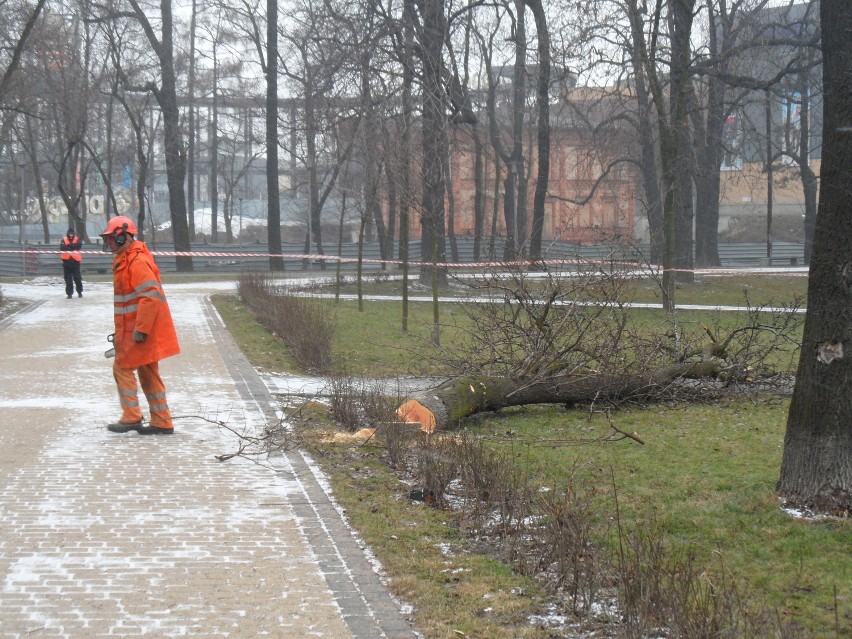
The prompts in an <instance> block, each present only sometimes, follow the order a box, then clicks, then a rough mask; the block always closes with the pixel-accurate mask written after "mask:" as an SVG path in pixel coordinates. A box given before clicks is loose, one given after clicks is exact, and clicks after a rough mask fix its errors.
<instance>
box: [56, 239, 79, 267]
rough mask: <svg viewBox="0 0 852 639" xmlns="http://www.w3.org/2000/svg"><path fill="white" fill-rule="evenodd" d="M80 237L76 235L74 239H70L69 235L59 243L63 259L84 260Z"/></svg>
mask: <svg viewBox="0 0 852 639" xmlns="http://www.w3.org/2000/svg"><path fill="white" fill-rule="evenodd" d="M80 246H81V242H80V238H79V237H77V236H76V235H75V236H74V239H72V240H69V239H68V236H65V237H63V238H62V242H60V243H59V255H60V256H61V257H62V260H63V261H66V262H67V261H69V260H74V261H75V262H82V261H83V254H82V253H81V252H80Z"/></svg>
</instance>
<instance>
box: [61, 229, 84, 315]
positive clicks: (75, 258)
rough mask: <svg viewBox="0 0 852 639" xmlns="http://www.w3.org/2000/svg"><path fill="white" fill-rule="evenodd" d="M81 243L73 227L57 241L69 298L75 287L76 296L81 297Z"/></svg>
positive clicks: (66, 293)
mask: <svg viewBox="0 0 852 639" xmlns="http://www.w3.org/2000/svg"><path fill="white" fill-rule="evenodd" d="M81 246H82V243H81V242H80V238H79V237H77V232H76V231H75V230H74V228H73V227H71V228H69V229H68V232H67V233H66V234H65V237H63V238H62V241H61V242H59V256H60V257H61V258H62V273H63V275H64V276H65V295H66V296H67V297H68V299H69V300H70V299H71V297H72V296H73V295H74V288H75V287H76V288H77V297H83V277H82V275H81V274H80V262H82V261H83V254H82V253H81V252H80V248H81Z"/></svg>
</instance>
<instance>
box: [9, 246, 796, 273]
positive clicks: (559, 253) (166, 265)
mask: <svg viewBox="0 0 852 639" xmlns="http://www.w3.org/2000/svg"><path fill="white" fill-rule="evenodd" d="M473 247H474V242H473V238H471V237H468V236H465V237H458V238H456V252H457V257H458V259H457V260H456V259H455V257H454V255H453V251H452V247H451V245H450V243H449V242H448V243H447V261H448V262H451V263H455V262H456V261H457V262H458V263H463V264H471V263H473ZM99 248H100V247H99V246H97V245H92V244H90V245H85V246H84V247H83V249H84V253H83V272H84V273H98V274H105V273H109V271H110V267H111V264H112V256H111V255H110V254H109V253H107V252H104V251H101V250H99ZM149 248H151V250H152V251H153V252H154V254H155V255H156V256H157V264H158V265H159V266H160V269H161V270H162V271H164V272H172V271H175V270H176V264H175V256H174V255H168V253H172V252H174V246H173V245H171V244H162V243H157V244H152V245H149ZM503 249H504V241H503V240H502V238H498V239H496V241H495V242H494V245H493V251H492V250H491V245H490V244H489V242H488V240H487V239H486V240H483V242H482V246H481V249H480V256H479V263H482V262H500V261H501V260H502V255H503ZM543 250H544V252H545V259H550V260H566V261H576V260H581V261H592V262H610V261H628V262H636V263H640V264H642V263H645V262H647V261H648V258H647V256H648V255H649V254H650V252H649V249H648V246H631V247H624V246H615V247H614V246H606V245H579V244H569V243H564V242H562V243H553V244H549V245H547V246H545V247H544V249H543ZM282 252H283V254H284V255H286V256H288V257H285V259H284V268H285V271H290V272H292V271H303V270H306V269H308V268H309V269H310V270H311V271H321V270H323V269H322V265H321V260H320V259H314V260H311V262H310V264H308V261H307V260H306V259H304V258H303V252H304V245H303V244H284V245H283V246H282ZM192 253H193V260H192V264H193V268H194V270H195V271H198V272H215V273H239V272H242V271H264V270H267V269H268V268H269V255H268V249H267V246H266V244H259V243H254V244H227V245H223V244H219V245H213V244H196V245H193V246H192ZM341 253H342V257H343V258H344V261H343V262H342V264H341V270H345V271H353V270H355V269H356V268H357V259H358V246H357V244H344V245H343V246H342V251H341ZM326 254H327V255H329V256H336V255H337V245H336V244H335V245H334V246H327V247H326ZM492 255H496V256H497V257H496V258H494V257H492ZM803 257H804V246H803V245H802V244H796V243H792V242H776V243H774V244H773V245H772V260H771V264H772V265H774V266H795V265H801V264H803ZM361 258H362V260H363V268H364V269H365V270H369V271H376V270H387V271H395V270H398V269H399V268H400V266H399V264H398V263H396V262H395V261H396V260H398V258H399V247H398V246H397V245H395V246H394V248H393V258H392V260H391V261H390V262H385V263H383V262H382V261H381V254H380V250H379V245H378V243H377V242H368V243H365V245H364V247H363V251H362V255H361ZM719 258H720V260H721V263H722V266H723V267H725V266H729V267H736V266H762V265H766V264H767V260H766V244H762V243H739V244H719ZM409 259H410V260H411V261H412V262H417V261H419V260H420V242H419V240H418V241H413V242H412V243H411V246H410V248H409ZM335 269H336V260H327V261H326V262H325V270H327V271H329V273H333V272H334V271H335ZM61 274H62V263H61V260H60V258H59V249H58V242H57V243H56V246H55V247H54V246H48V245H44V244H25V245H24V246H23V248H22V246H21V244H19V243H17V242H15V241H2V240H0V276H1V277H22V276H38V275H61Z"/></svg>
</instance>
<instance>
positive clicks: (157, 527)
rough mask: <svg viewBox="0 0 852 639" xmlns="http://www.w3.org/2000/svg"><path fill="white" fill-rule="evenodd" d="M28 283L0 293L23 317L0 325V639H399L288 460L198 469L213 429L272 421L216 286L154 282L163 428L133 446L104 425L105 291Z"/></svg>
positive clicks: (381, 602)
mask: <svg viewBox="0 0 852 639" xmlns="http://www.w3.org/2000/svg"><path fill="white" fill-rule="evenodd" d="M41 283H42V284H48V286H44V285H42V286H37V285H34V284H3V285H2V288H3V292H4V294H5V295H6V296H7V297H27V298H29V299H30V300H32V301H33V305H32V306H31V307H29V309H27V310H26V311H24V312H22V313H19V314H18V315H16V316H14V317H13V318H11V320H6V321H4V322H2V323H0V522H2V527H0V638H3V639H5V638H10V637H71V638H76V637H105V636H110V637H137V636H150V637H175V636H197V637H233V636H239V637H257V636H260V635H266V636H271V637H288V638H289V637H293V638H302V637H334V638H335V639H337V638H345V637H353V638H362V637H364V638H367V637H370V638H372V637H376V638H379V637H386V638H388V639H397V638H414V637H416V636H417V635H416V633H414V632H413V631H412V629H411V628H410V627H409V625H408V623H407V622H406V620H405V617H404V615H403V614H402V613H401V612H400V606H399V604H398V603H396V602H395V601H394V600H393V599H392V598H391V597H390V595H389V594H388V592H387V590H386V589H385V587H384V586H383V585H382V583H381V581H380V579H379V577H378V576H377V574H376V572H375V571H374V569H373V565H372V563H371V562H370V561H369V559H368V555H367V554H366V553H365V552H364V549H363V544H360V543H359V541H358V540H357V538H355V537H354V536H353V534H352V532H351V531H350V529H349V528H348V527H347V526H346V523H345V522H344V520H343V518H342V517H341V515H340V513H339V511H338V510H337V509H336V508H335V506H334V504H333V503H332V502H331V501H330V500H329V498H328V496H327V492H326V490H325V484H324V483H323V480H322V476H321V474H320V473H319V472H318V471H317V469H316V467H315V466H314V465H313V464H312V463H311V461H310V459H309V458H308V457H307V456H306V455H304V454H302V453H301V452H299V451H294V452H289V453H286V454H283V455H279V456H277V457H275V458H273V459H264V460H262V461H263V462H264V463H263V464H256V463H252V462H250V461H248V460H246V459H242V458H236V459H233V460H231V461H228V462H219V461H217V460H216V459H215V456H216V455H219V454H222V453H229V452H233V451H235V450H236V448H237V445H238V443H239V439H238V438H237V437H236V436H235V435H234V434H233V433H232V432H230V431H229V430H228V429H224V428H221V427H219V426H217V425H216V422H218V421H223V422H226V423H227V424H228V425H229V427H230V428H234V429H235V430H236V431H238V432H241V431H242V430H243V429H246V430H247V431H248V432H256V431H257V429H259V428H262V427H263V425H264V424H266V423H269V422H270V421H271V420H275V421H277V414H276V406H275V405H274V402H273V400H272V397H271V395H270V394H269V392H268V391H267V389H266V387H265V386H264V384H263V382H262V381H261V380H260V378H259V377H258V375H257V374H256V373H255V371H254V370H253V369H252V368H251V366H249V365H248V362H247V361H246V360H245V358H244V357H243V356H242V355H241V353H240V352H239V351H238V349H237V348H236V347H235V345H234V344H233V342H232V340H231V338H230V336H229V335H228V334H227V332H226V331H225V330H224V328H223V326H222V324H221V321H220V320H219V318H218V315H217V314H216V312H215V310H214V309H213V308H212V306H211V305H210V304H209V302H208V301H207V299H206V298H207V295H208V294H209V293H211V292H214V291H215V290H216V289H217V288H218V289H223V288H230V287H232V286H233V285H232V284H230V283H210V284H175V285H169V284H168V282H167V283H166V286H165V288H166V295H167V296H168V298H169V301H170V305H171V308H172V312H173V315H174V316H175V322H176V325H177V327H178V335H179V338H180V341H181V346H182V349H183V352H182V354H181V355H180V356H178V357H175V358H171V359H169V360H166V361H165V362H163V364H162V366H161V371H162V374H163V378H164V380H165V382H166V387H167V389H168V393H169V395H168V399H169V404H170V406H171V409H172V412H173V414H174V415H175V416H176V420H175V431H176V432H175V435H174V436H171V437H143V436H139V435H138V434H135V433H131V434H126V435H116V434H112V433H108V432H107V431H106V429H105V426H106V424H107V423H108V422H109V421H112V420H114V419H115V418H117V417H118V414H119V411H118V407H117V400H116V396H115V388H114V382H113V380H112V375H111V361H110V360H106V359H104V357H103V351H104V350H106V348H107V347H108V346H109V345H108V344H107V342H106V341H105V336H106V335H107V334H108V333H110V332H112V331H111V323H112V315H111V305H112V291H111V285H109V284H106V283H91V284H89V283H87V284H86V287H87V288H86V291H85V293H84V295H85V297H84V298H82V299H77V298H74V299H73V300H68V299H66V298H65V295H64V293H63V288H62V285H61V283H60V282H59V280H54V281H47V282H45V281H42V282H41ZM36 284H38V283H36ZM144 408H145V409H147V406H145V407H144Z"/></svg>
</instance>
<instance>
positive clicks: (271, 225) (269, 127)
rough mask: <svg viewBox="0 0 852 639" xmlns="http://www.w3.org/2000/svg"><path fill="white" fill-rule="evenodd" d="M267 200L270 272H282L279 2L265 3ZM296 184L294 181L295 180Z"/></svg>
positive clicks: (268, 1)
mask: <svg viewBox="0 0 852 639" xmlns="http://www.w3.org/2000/svg"><path fill="white" fill-rule="evenodd" d="M265 72H266V127H265V131H266V197H267V210H268V212H267V218H266V219H267V224H266V228H267V231H266V233H267V242H268V243H269V269H270V270H271V271H283V270H284V258H283V257H282V256H281V199H280V197H279V188H278V0H266V69H265ZM294 183H295V180H294Z"/></svg>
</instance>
